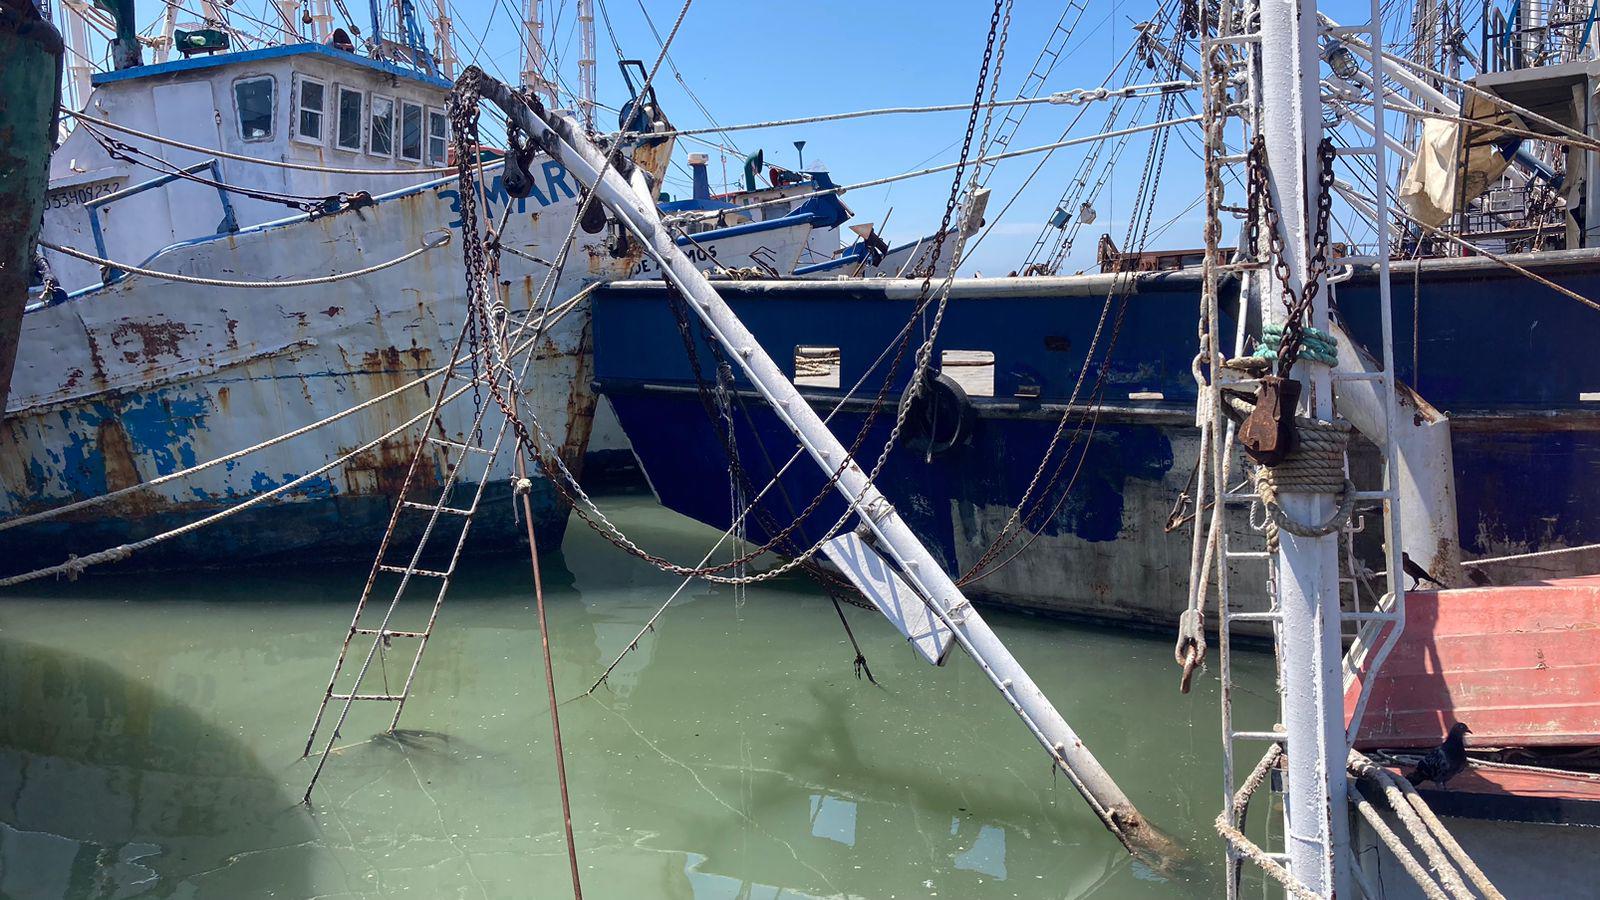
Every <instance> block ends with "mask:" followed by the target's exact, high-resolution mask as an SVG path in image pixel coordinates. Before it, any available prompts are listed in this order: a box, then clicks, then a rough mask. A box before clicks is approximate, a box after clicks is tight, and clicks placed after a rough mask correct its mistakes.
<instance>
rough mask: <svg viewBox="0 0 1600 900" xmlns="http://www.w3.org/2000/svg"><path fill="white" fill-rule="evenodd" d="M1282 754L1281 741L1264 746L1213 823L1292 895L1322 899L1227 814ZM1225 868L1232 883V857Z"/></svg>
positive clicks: (1245, 801)
mask: <svg viewBox="0 0 1600 900" xmlns="http://www.w3.org/2000/svg"><path fill="white" fill-rule="evenodd" d="M1281 756H1283V745H1282V744H1273V745H1272V746H1270V747H1268V748H1267V752H1266V754H1264V755H1263V756H1262V757H1261V761H1260V762H1258V763H1256V767H1255V769H1254V770H1252V771H1251V772H1250V775H1249V777H1247V778H1245V780H1244V784H1242V785H1240V786H1239V790H1238V791H1237V792H1235V793H1234V795H1233V803H1232V804H1231V805H1230V806H1229V808H1228V809H1224V810H1223V811H1222V812H1220V813H1218V814H1217V820H1216V823H1215V824H1216V826H1217V834H1220V835H1221V836H1222V839H1223V840H1225V841H1227V842H1228V846H1230V847H1232V848H1233V850H1234V852H1236V853H1238V854H1239V855H1240V856H1242V857H1244V858H1245V859H1248V860H1250V861H1251V862H1253V863H1255V864H1256V865H1257V866H1260V867H1261V871H1263V872H1265V873H1267V874H1268V875H1270V876H1272V879H1273V880H1274V881H1276V882H1278V883H1279V884H1281V885H1283V889H1284V890H1285V891H1288V892H1289V894H1291V895H1292V896H1294V897H1296V898H1299V900H1322V898H1321V897H1319V896H1318V895H1317V893H1316V892H1315V891H1313V890H1311V889H1310V888H1309V887H1306V885H1305V884H1304V883H1303V882H1301V881H1300V880H1299V879H1298V878H1295V877H1294V875H1292V874H1290V872H1289V870H1288V869H1285V868H1284V867H1283V866H1282V865H1280V864H1279V863H1278V861H1277V860H1275V859H1273V858H1272V857H1270V856H1268V855H1267V851H1265V850H1263V849H1261V847H1260V845H1258V844H1257V843H1256V842H1255V841H1252V840H1250V837H1249V836H1248V835H1246V834H1245V833H1244V832H1243V831H1240V830H1239V829H1238V827H1237V826H1235V825H1234V824H1233V822H1232V821H1231V820H1230V818H1229V814H1230V813H1231V814H1232V817H1233V818H1234V819H1237V818H1239V817H1240V816H1241V815H1242V814H1243V812H1244V810H1245V808H1246V807H1247V806H1249V804H1250V797H1251V796H1252V795H1253V794H1255V792H1256V790H1257V789H1258V788H1260V787H1261V784H1262V782H1264V781H1266V778H1267V773H1268V772H1269V771H1271V770H1272V767H1273V765H1275V764H1276V763H1277V761H1278V759H1279V757H1281ZM1228 868H1229V871H1228V872H1227V873H1226V877H1227V878H1228V879H1229V881H1230V883H1231V882H1232V880H1233V877H1234V875H1233V871H1232V869H1233V864H1232V862H1231V861H1230V862H1229V865H1228ZM1429 900H1435V898H1429ZM1437 900H1448V898H1437Z"/></svg>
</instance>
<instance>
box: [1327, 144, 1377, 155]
mask: <svg viewBox="0 0 1600 900" xmlns="http://www.w3.org/2000/svg"><path fill="white" fill-rule="evenodd" d="M1377 153H1378V148H1377V147H1375V146H1373V145H1371V144H1362V145H1359V146H1354V147H1340V148H1339V149H1337V150H1335V151H1333V155H1334V156H1376V155H1377Z"/></svg>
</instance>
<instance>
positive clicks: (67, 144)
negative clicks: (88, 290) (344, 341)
mask: <svg viewBox="0 0 1600 900" xmlns="http://www.w3.org/2000/svg"><path fill="white" fill-rule="evenodd" d="M92 84H93V87H94V91H93V93H92V94H91V95H90V97H89V101H88V103H87V107H86V109H84V110H83V111H82V112H83V113H84V115H85V116H86V117H87V121H88V123H89V124H88V125H87V126H85V125H83V124H81V122H74V123H73V127H72V132H71V134H69V135H68V137H67V138H66V140H65V141H63V143H62V145H61V147H60V148H59V149H58V150H57V151H56V153H55V156H54V159H53V161H52V163H51V172H50V192H49V197H48V200H47V202H46V207H45V222H44V229H43V232H42V237H43V239H44V240H46V241H49V242H52V243H57V244H62V245H66V246H72V247H77V248H81V249H84V250H88V251H90V252H93V253H95V254H97V255H99V256H102V257H105V258H108V259H115V260H118V261H121V262H129V263H133V264H138V263H140V262H142V261H144V260H147V259H149V258H150V257H151V256H152V255H153V254H155V253H156V252H157V251H159V250H161V249H162V248H164V247H167V246H170V245H172V244H174V243H179V242H183V241H188V240H193V239H196V238H201V237H207V236H210V235H215V234H218V233H225V232H228V231H233V230H237V229H238V228H240V227H243V226H247V225H253V224H259V223H261V222H269V221H273V220H276V219H282V218H285V217H287V216H290V215H295V214H297V213H298V212H300V210H299V209H297V208H296V207H295V206H293V205H289V204H288V203H285V202H280V200H278V199H274V198H276V197H282V198H284V199H286V200H290V201H292V202H303V201H304V200H307V199H309V200H316V199H318V198H323V197H327V196H330V195H337V194H339V193H341V192H343V193H355V192H357V191H368V192H370V193H372V194H378V193H382V192H388V191H394V190H398V189H401V188H405V187H408V186H410V185H413V184H417V183H420V182H422V181H425V180H431V179H433V178H437V177H440V176H439V175H438V174H437V173H436V172H431V171H428V170H430V169H433V168H436V167H439V166H443V165H445V163H446V161H447V157H448V155H449V146H450V143H449V140H448V138H449V117H448V116H447V115H446V113H445V99H446V97H447V95H448V93H449V90H450V83H449V82H447V81H445V80H443V79H441V78H437V77H434V76H431V75H428V74H426V73H424V72H421V71H419V70H416V69H411V68H408V67H406V66H402V65H397V64H395V63H391V62H386V61H382V60H376V59H371V58H369V57H366V56H361V55H358V54H356V53H353V52H350V51H348V50H344V49H340V48H338V47H336V46H331V45H324V44H316V43H303V44H290V45H285V46H276V47H266V48H262V49H257V50H247V51H242V52H237V53H219V54H214V55H211V56H194V57H191V58H188V59H182V60H174V61H171V62H166V63H159V64H155V65H146V66H135V67H132V68H128V69H121V70H117V71H113V72H106V73H101V74H97V75H95V76H94V78H93V80H92ZM97 119H98V120H105V121H107V122H110V123H114V124H117V125H122V126H126V127H128V128H132V129H136V130H138V131H140V132H144V133H146V134H153V135H159V136H160V137H162V138H165V139H169V140H172V141H177V142H180V143H183V144H188V145H191V146H196V147H205V148H215V149H219V150H222V151H225V152H227V153H232V154H237V155H241V156H248V157H253V158H258V159H263V160H277V161H288V162H294V163H299V164H304V165H313V166H326V167H328V168H329V169H330V170H341V171H308V170H299V169H286V168H282V167H277V166H265V165H255V164H251V163H247V162H243V161H239V160H233V159H225V158H223V157H221V156H215V155H211V154H208V153H204V152H196V151H191V150H185V149H180V148H177V147H173V146H169V145H166V144H162V143H159V142H157V141H154V140H150V139H148V138H141V137H137V136H135V135H130V134H127V133H124V132H119V131H115V130H112V129H111V128H107V127H103V126H102V127H96V126H94V124H93V123H94V120H97ZM113 142H115V143H113ZM119 144H125V145H128V146H130V147H132V148H134V151H127V150H123V149H121V148H120V147H119V146H118V145H119ZM113 150H115V151H116V155H113ZM135 151H136V152H135ZM413 169H414V170H416V174H415V175H411V174H409V170H413ZM349 170H357V171H356V172H351V171H349ZM395 170H400V171H401V172H403V173H404V174H399V175H396V174H381V173H393V172H394V171H395ZM180 171H181V172H182V174H179V172H180ZM362 171H371V172H372V173H373V174H370V175H367V174H360V172H362ZM186 176H192V177H186ZM207 182H210V183H207ZM216 183H221V184H226V185H228V186H230V187H235V188H239V189H242V190H244V191H248V192H250V193H240V192H238V191H234V190H222V189H220V188H218V187H216V186H215V184H216ZM251 194H254V196H252V195H251ZM47 258H48V259H49V261H50V265H51V268H52V270H53V274H54V276H55V277H56V279H57V281H58V283H59V284H60V285H61V286H62V287H63V288H65V289H67V290H73V289H75V288H79V287H84V286H87V285H90V284H94V283H96V282H98V281H100V279H101V274H100V272H99V270H98V267H96V266H94V265H92V264H89V263H85V262H81V261H79V260H76V259H72V258H70V257H66V256H63V255H61V254H58V253H54V252H47Z"/></svg>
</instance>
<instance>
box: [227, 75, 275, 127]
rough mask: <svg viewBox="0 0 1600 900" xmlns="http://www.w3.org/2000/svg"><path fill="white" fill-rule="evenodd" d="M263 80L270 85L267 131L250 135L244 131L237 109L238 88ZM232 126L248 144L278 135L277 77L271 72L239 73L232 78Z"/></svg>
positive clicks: (242, 117) (242, 118)
mask: <svg viewBox="0 0 1600 900" xmlns="http://www.w3.org/2000/svg"><path fill="white" fill-rule="evenodd" d="M260 81H264V82H266V83H267V84H268V85H269V86H270V98H271V100H272V109H271V111H270V112H269V113H268V114H267V133H266V134H264V135H261V136H260V137H251V136H249V135H247V134H245V133H244V115H243V111H242V110H240V109H239V88H241V87H243V86H245V85H247V84H253V83H255V82H260ZM232 88H233V126H234V131H235V132H236V133H237V134H238V135H239V140H241V141H244V142H245V143H249V144H261V143H266V142H268V141H271V140H273V139H274V138H276V137H277V136H278V79H277V77H276V76H274V75H271V74H261V75H241V76H240V77H238V78H235V79H234V80H233V84H232Z"/></svg>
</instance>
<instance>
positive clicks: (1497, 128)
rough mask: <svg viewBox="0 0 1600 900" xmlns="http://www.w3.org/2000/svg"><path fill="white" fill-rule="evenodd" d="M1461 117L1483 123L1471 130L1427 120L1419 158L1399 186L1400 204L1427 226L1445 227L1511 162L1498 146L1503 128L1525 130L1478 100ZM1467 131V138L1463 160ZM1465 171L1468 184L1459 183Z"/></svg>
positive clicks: (1519, 122) (1444, 121) (1512, 116)
mask: <svg viewBox="0 0 1600 900" xmlns="http://www.w3.org/2000/svg"><path fill="white" fill-rule="evenodd" d="M1462 117H1463V118H1467V119H1471V120H1473V121H1474V122H1475V123H1478V122H1481V123H1482V124H1473V125H1470V126H1468V125H1463V124H1461V123H1459V122H1454V121H1451V120H1449V119H1428V120H1426V121H1425V122H1424V123H1423V126H1422V139H1421V140H1420V141H1418V142H1417V158H1416V160H1415V161H1414V162H1412V164H1411V168H1410V169H1409V170H1407V172H1406V176H1405V178H1404V179H1402V180H1401V182H1400V204H1401V205H1402V206H1404V207H1405V208H1406V212H1407V213H1408V214H1410V215H1411V216H1412V217H1413V218H1415V219H1416V220H1417V221H1419V222H1422V223H1424V224H1426V225H1433V226H1438V225H1442V224H1443V223H1445V222H1446V221H1448V220H1449V219H1450V217H1451V216H1453V215H1455V214H1456V213H1457V212H1459V211H1460V206H1464V205H1465V204H1467V203H1470V202H1471V201H1473V200H1475V199H1476V198H1478V197H1479V196H1481V195H1482V194H1483V192H1484V191H1486V190H1488V189H1489V187H1490V186H1491V185H1493V184H1494V183H1495V182H1497V181H1499V180H1500V176H1501V174H1503V173H1504V172H1505V170H1506V167H1507V166H1508V165H1510V164H1511V160H1510V158H1508V157H1506V156H1505V155H1503V154H1502V153H1501V152H1500V148H1499V147H1497V146H1495V144H1494V142H1495V141H1496V140H1499V139H1501V138H1504V137H1506V134H1505V132H1504V131H1502V130H1501V129H1503V128H1523V124H1522V120H1521V119H1520V118H1518V117H1517V116H1516V115H1515V114H1513V113H1509V112H1506V111H1505V110H1503V109H1501V108H1499V107H1498V106H1496V105H1495V104H1493V103H1491V102H1490V101H1488V100H1486V99H1484V98H1482V97H1479V96H1476V95H1474V96H1473V97H1471V98H1470V99H1469V100H1468V102H1467V106H1466V109H1465V112H1464V114H1463V116H1462ZM1463 131H1465V132H1467V134H1468V142H1467V152H1466V155H1465V157H1464V158H1463V155H1462V149H1461V135H1462V132H1463ZM1463 162H1465V166H1463V165H1462V163H1463ZM1463 168H1464V169H1465V172H1466V175H1465V181H1464V182H1462V183H1458V181H1457V174H1458V172H1460V171H1462V169H1463ZM1458 204H1460V206H1458Z"/></svg>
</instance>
